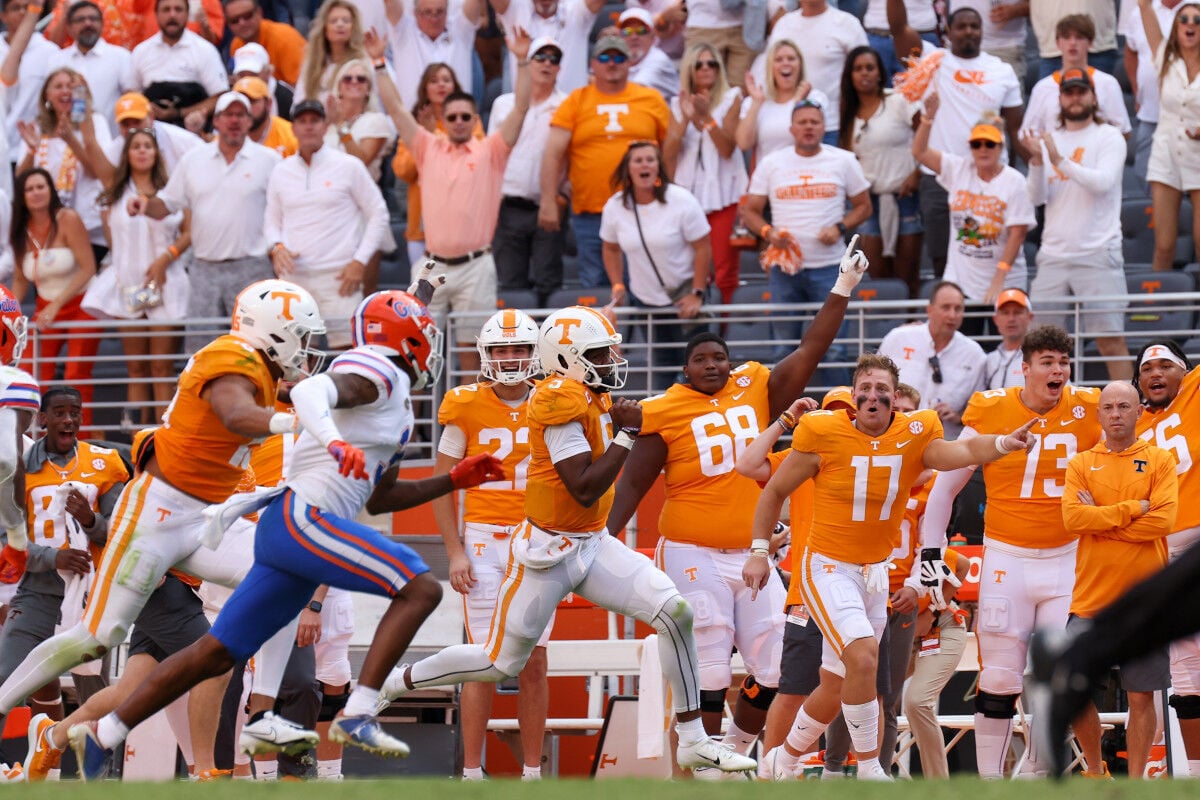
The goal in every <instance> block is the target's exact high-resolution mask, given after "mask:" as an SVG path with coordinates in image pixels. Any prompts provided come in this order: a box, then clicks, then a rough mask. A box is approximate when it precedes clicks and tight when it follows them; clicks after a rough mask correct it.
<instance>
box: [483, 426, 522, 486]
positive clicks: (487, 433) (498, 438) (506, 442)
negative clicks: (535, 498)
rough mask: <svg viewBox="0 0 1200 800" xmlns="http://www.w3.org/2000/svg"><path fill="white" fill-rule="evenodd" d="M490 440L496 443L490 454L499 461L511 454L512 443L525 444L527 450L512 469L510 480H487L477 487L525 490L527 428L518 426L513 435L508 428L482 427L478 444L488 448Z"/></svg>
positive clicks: (504, 459)
mask: <svg viewBox="0 0 1200 800" xmlns="http://www.w3.org/2000/svg"><path fill="white" fill-rule="evenodd" d="M492 442H495V443H496V449H495V450H493V451H492V455H494V456H495V457H496V458H498V459H500V460H501V461H506V460H507V459H508V457H509V456H510V455H512V451H513V445H514V443H515V444H523V445H525V447H526V451H527V452H526V454H525V457H524V458H523V459H521V463H519V464H517V467H516V469H514V470H513V479H512V480H511V481H488V482H486V483H481V484H479V488H480V489H500V490H507V489H515V490H517V491H521V492H523V491H525V473H526V472H528V470H529V453H528V448H529V428H518V429H517V431H516V434H515V435H514V433H513V431H512V430H511V429H509V428H484V429H483V430H481V431H480V432H479V444H481V445H482V446H484V447H488V448H490V447H491V444H492Z"/></svg>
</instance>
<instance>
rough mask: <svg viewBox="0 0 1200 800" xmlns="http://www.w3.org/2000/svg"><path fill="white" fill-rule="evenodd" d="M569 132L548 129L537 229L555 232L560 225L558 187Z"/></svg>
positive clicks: (543, 158) (568, 143) (569, 140)
mask: <svg viewBox="0 0 1200 800" xmlns="http://www.w3.org/2000/svg"><path fill="white" fill-rule="evenodd" d="M570 145H571V132H570V131H569V130H567V129H566V128H557V127H554V126H551V127H550V137H549V138H548V139H547V140H546V152H545V153H544V154H543V155H542V174H541V185H542V202H541V205H540V206H539V208H538V227H540V228H541V229H542V230H547V231H556V230H558V228H559V226H560V225H561V221H560V214H559V211H558V185H559V183H560V182H561V181H562V176H563V167H564V166H565V164H566V159H567V148H568V147H570Z"/></svg>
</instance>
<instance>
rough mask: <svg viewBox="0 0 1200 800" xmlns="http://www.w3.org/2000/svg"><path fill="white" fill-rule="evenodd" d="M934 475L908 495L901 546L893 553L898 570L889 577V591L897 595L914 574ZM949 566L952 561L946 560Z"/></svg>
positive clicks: (893, 561)
mask: <svg viewBox="0 0 1200 800" xmlns="http://www.w3.org/2000/svg"><path fill="white" fill-rule="evenodd" d="M936 479H937V476H936V475H934V476H933V477H932V478H930V479H929V480H927V481H925V483H923V484H921V485H920V486H914V487H913V488H912V490H911V491H909V493H908V502H907V503H905V504H904V519H903V521H901V523H900V544H898V545H896V549H895V550H893V551H892V563H893V564H895V565H896V568H895V569H894V570H892V571H891V574H890V575H889V576H888V591H890V592H891V593H893V594H895V593H896V592H897V591H899V589H900V587H901V586H903V585H904V580H905V578H907V577H908V576H909V574H910V573H911V572H912V566H913V561H915V560H916V555H917V548H918V547H920V546H921V533H920V532H921V517H923V516H925V505H926V504H927V503H928V502H929V492H930V491H931V490H932V489H933V482H934V480H936ZM946 563H947V564H949V563H950V560H949V559H946Z"/></svg>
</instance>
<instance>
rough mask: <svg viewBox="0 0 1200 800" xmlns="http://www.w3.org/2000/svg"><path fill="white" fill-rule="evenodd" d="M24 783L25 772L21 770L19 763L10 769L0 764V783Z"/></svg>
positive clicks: (6, 765)
mask: <svg viewBox="0 0 1200 800" xmlns="http://www.w3.org/2000/svg"><path fill="white" fill-rule="evenodd" d="M24 781H25V770H24V769H22V768H21V762H20V761H18V762H17V763H16V764H13V765H12V766H11V767H10V766H9V765H8V764H5V763H2V762H0V783H24Z"/></svg>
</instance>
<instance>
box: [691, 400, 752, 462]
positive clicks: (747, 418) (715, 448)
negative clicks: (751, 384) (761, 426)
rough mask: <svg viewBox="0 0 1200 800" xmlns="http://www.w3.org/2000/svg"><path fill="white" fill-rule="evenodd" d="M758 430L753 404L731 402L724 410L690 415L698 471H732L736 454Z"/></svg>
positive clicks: (736, 457)
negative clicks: (697, 415) (698, 457)
mask: <svg viewBox="0 0 1200 800" xmlns="http://www.w3.org/2000/svg"><path fill="white" fill-rule="evenodd" d="M758 434H759V430H758V415H756V414H755V413H754V407H753V406H734V407H733V408H731V409H729V410H728V411H726V412H725V413H724V414H722V413H721V412H720V411H713V412H711V413H708V414H703V415H701V416H699V417H696V418H695V419H693V420H692V435H693V436H695V437H696V449H697V450H698V451H699V452H700V472H701V474H703V475H706V476H708V477H710V478H713V477H716V476H717V475H724V474H725V473H727V472H730V471H732V470H733V465H734V462H735V461H737V459H738V456H740V455H741V454H742V451H743V450H745V449H746V445H748V444H750V442H751V441H753V439H754V437H755V436H758Z"/></svg>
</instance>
